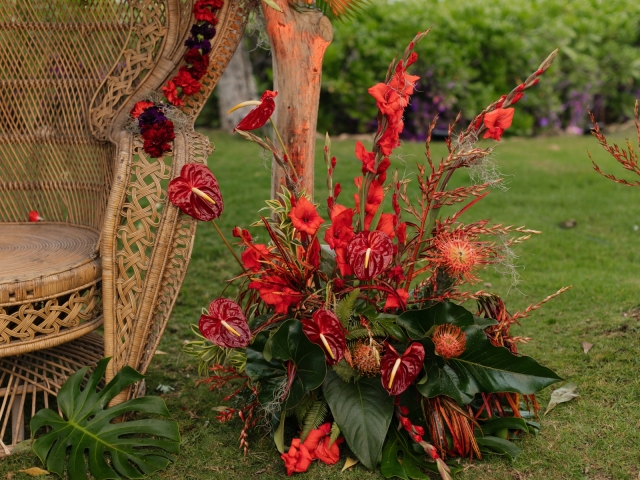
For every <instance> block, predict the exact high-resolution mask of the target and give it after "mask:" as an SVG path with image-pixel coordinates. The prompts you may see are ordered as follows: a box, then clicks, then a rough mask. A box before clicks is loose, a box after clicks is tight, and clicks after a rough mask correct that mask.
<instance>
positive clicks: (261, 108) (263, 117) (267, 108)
mask: <svg viewBox="0 0 640 480" xmlns="http://www.w3.org/2000/svg"><path fill="white" fill-rule="evenodd" d="M277 95H278V92H277V91H276V92H272V91H271V90H265V92H264V93H263V94H262V98H261V99H260V104H259V105H258V106H257V107H255V108H254V109H253V110H251V111H250V112H249V113H248V114H247V115H246V116H245V117H244V118H243V119H242V120H240V123H238V125H236V128H234V130H244V131H248V130H255V129H256V128H260V127H262V126H263V125H264V124H265V123H267V121H268V120H269V118H271V115H273V112H274V111H275V109H276V102H275V101H274V100H273V99H274V98H275V97H276V96H277ZM240 106H244V104H242V103H241V104H240ZM232 110H235V108H234V109H232Z"/></svg>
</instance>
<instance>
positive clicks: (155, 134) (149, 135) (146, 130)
mask: <svg viewBox="0 0 640 480" xmlns="http://www.w3.org/2000/svg"><path fill="white" fill-rule="evenodd" d="M140 134H141V135H142V139H143V140H144V145H143V148H144V151H145V152H147V153H148V154H149V155H150V156H151V157H153V158H158V157H161V156H162V155H163V154H164V153H165V152H168V151H169V150H171V145H170V144H169V142H171V141H172V140H173V139H174V138H175V136H176V135H175V132H174V127H173V122H172V121H171V120H165V121H163V122H160V123H152V124H146V125H143V126H142V128H141V131H140Z"/></svg>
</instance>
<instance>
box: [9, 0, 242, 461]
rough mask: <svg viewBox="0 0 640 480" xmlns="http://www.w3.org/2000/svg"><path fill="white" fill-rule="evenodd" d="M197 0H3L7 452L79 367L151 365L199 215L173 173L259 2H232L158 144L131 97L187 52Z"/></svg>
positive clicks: (160, 79)
mask: <svg viewBox="0 0 640 480" xmlns="http://www.w3.org/2000/svg"><path fill="white" fill-rule="evenodd" d="M193 2H194V0H2V1H0V456H2V455H3V454H8V453H9V452H10V450H11V447H12V446H13V445H15V444H16V442H18V441H20V440H22V439H23V437H24V426H25V424H26V422H27V421H28V419H29V418H30V417H31V416H32V415H33V413H34V412H35V411H36V410H37V409H38V408H42V407H43V406H49V404H50V403H51V401H52V396H55V394H56V392H57V391H58V389H59V388H60V386H61V384H62V383H63V382H64V381H65V379H66V378H67V377H68V375H69V374H70V373H72V372H74V371H75V370H77V369H78V368H80V367H83V366H86V365H94V364H95V363H96V362H97V360H99V359H100V358H102V357H105V356H110V357H113V359H112V361H111V364H110V368H109V371H108V378H107V380H108V379H109V378H111V377H112V376H113V375H115V373H116V372H117V371H118V370H119V369H121V368H122V367H123V366H125V365H130V366H132V367H134V368H135V369H137V370H138V371H141V372H145V371H146V369H147V367H148V366H149V362H150V361H151V359H152V357H153V355H154V352H155V349H156V347H157V345H158V342H159V341H160V337H161V335H162V333H163V331H164V328H165V325H166V323H167V320H168V319H169V315H170V313H171V310H172V308H173V305H174V302H175V300H176V297H177V295H178V291H179V290H180V286H181V284H182V281H183V279H184V276H185V273H186V269H187V265H188V263H189V257H190V254H191V248H192V246H193V237H194V234H195V227H196V225H195V223H194V221H193V220H192V219H191V218H189V217H185V216H184V215H182V214H181V213H180V212H179V210H177V209H176V208H175V207H174V206H173V205H171V204H170V203H169V202H168V201H167V197H166V191H165V188H166V185H167V183H168V181H169V180H170V179H171V178H173V177H174V176H176V175H178V173H179V171H180V169H181V167H182V165H184V164H185V163H188V162H201V163H202V162H206V160H207V157H208V156H209V154H210V153H211V147H210V145H209V142H208V140H207V139H206V138H205V137H204V136H202V135H200V134H198V133H195V132H194V131H193V121H194V120H195V117H196V116H197V114H198V113H199V111H200V109H201V108H202V106H203V105H204V102H205V101H206V99H207V98H208V96H209V94H210V93H211V91H212V90H213V88H214V86H215V85H216V83H217V81H218V79H219V77H220V75H221V74H222V72H223V70H224V69H225V67H226V65H227V63H228V62H229V60H230V59H231V56H232V55H233V53H234V51H235V48H236V46H237V45H238V42H239V41H240V39H241V37H242V32H243V31H244V27H245V23H246V20H247V16H248V7H247V6H246V5H245V3H244V1H242V0H226V1H225V4H224V6H223V7H222V9H221V11H220V12H219V14H218V18H219V23H218V25H217V32H218V33H217V35H216V37H215V38H214V40H213V42H212V46H213V48H212V52H211V54H210V69H209V72H208V74H207V75H206V76H205V77H204V78H203V79H202V80H201V83H202V84H203V87H202V89H201V90H200V92H199V93H197V94H195V95H193V96H191V97H188V98H187V99H186V100H185V106H184V107H183V108H182V110H183V112H184V113H185V114H186V117H187V119H188V121H187V122H186V123H187V125H186V126H183V127H182V128H179V129H177V131H176V138H175V141H174V144H173V149H172V152H171V153H170V154H168V155H166V156H165V157H164V158H160V159H153V158H149V157H148V156H147V155H146V154H145V153H144V151H143V150H142V143H141V140H140V138H139V136H138V135H136V134H134V133H131V131H130V130H131V129H129V130H128V129H127V123H128V115H129V113H128V112H129V111H130V110H131V108H132V106H133V105H134V103H135V102H137V101H140V100H142V99H144V98H145V97H146V96H147V95H149V93H150V92H153V91H160V87H161V86H162V85H163V84H164V83H165V81H166V80H167V79H168V78H171V77H172V76H173V75H175V73H176V72H177V69H178V68H179V67H180V65H181V61H182V56H183V55H184V53H185V51H186V47H184V45H183V44H184V40H185V38H186V37H187V35H188V33H189V29H190V27H191V25H192V24H193V23H194V22H195V20H194V18H193V17H192V13H191V10H192V6H193ZM30 210H36V211H38V212H39V213H40V215H41V216H42V217H43V218H44V221H42V222H38V223H29V222H27V218H28V215H29V211H30ZM100 327H103V329H102V335H99V334H98V332H96V330H97V329H99V328H100ZM143 389H144V385H136V386H135V387H134V388H132V389H130V390H129V391H125V392H122V393H121V394H120V396H119V397H118V399H117V400H118V401H123V400H125V399H126V398H127V397H134V396H137V395H140V394H142V393H143Z"/></svg>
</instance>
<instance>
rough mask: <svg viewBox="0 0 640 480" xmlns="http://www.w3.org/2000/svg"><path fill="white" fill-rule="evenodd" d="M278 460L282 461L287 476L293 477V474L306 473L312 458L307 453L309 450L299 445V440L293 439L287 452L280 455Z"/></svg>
mask: <svg viewBox="0 0 640 480" xmlns="http://www.w3.org/2000/svg"><path fill="white" fill-rule="evenodd" d="M280 458H281V459H282V460H283V461H284V466H285V468H286V469H287V475H288V476H291V475H293V473H294V472H296V473H302V472H306V471H307V470H308V468H309V465H311V462H313V457H312V456H311V454H310V453H309V450H308V449H307V447H305V446H304V444H301V443H300V439H299V438H294V439H293V440H292V441H291V446H290V447H289V451H288V452H287V453H283V454H282V455H280Z"/></svg>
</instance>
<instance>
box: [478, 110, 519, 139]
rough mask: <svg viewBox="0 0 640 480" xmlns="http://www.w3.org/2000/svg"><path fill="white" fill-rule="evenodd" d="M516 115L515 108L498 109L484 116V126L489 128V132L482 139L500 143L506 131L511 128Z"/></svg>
mask: <svg viewBox="0 0 640 480" xmlns="http://www.w3.org/2000/svg"><path fill="white" fill-rule="evenodd" d="M514 113H515V110H514V109H513V108H496V109H495V110H494V111H492V112H489V113H487V114H486V115H485V116H484V126H485V127H487V131H486V132H484V136H483V137H482V138H493V139H494V140H496V141H498V142H499V141H500V138H501V137H502V134H503V133H504V131H505V130H506V129H507V128H509V127H510V126H511V122H512V121H513V114H514Z"/></svg>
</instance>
